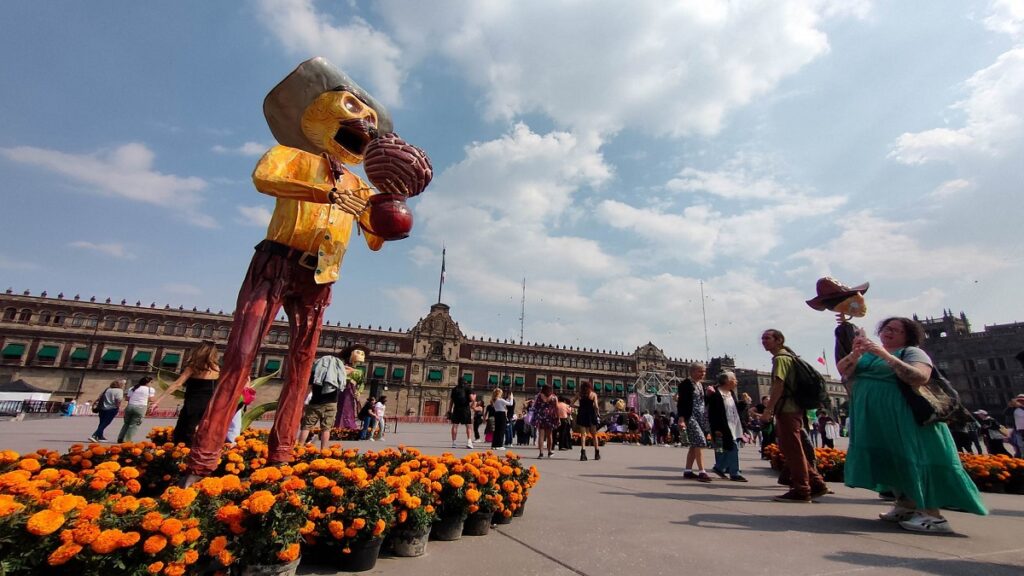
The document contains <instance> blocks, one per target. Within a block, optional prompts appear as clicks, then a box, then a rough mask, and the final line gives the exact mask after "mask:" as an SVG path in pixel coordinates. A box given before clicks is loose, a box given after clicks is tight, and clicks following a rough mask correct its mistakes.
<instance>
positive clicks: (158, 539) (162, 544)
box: [142, 534, 167, 568]
mask: <svg viewBox="0 0 1024 576" xmlns="http://www.w3.org/2000/svg"><path fill="white" fill-rule="evenodd" d="M166 547H167V538H165V537H163V536H161V535H160V534H153V535H152V536H150V537H149V538H146V541H145V542H143V543H142V551H143V552H145V553H146V554H156V553H157V552H160V551H161V550H163V549H164V548H166ZM161 568H162V566H161Z"/></svg>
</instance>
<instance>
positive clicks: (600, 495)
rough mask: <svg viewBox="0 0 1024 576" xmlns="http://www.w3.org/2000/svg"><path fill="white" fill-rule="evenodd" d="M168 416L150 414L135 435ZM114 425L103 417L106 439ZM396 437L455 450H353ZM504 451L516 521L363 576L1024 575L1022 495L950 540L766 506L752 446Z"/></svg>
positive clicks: (21, 445) (961, 518)
mask: <svg viewBox="0 0 1024 576" xmlns="http://www.w3.org/2000/svg"><path fill="white" fill-rule="evenodd" d="M95 424H96V418H95V417H76V418H70V419H58V420H36V421H31V420H30V421H24V422H0V448H2V449H13V450H18V451H20V452H29V451H32V450H35V449H37V448H48V449H53V450H66V449H67V448H68V447H69V446H71V444H73V443H75V442H81V441H82V440H83V439H84V438H85V437H87V436H88V435H89V434H90V433H91V432H92V430H93V428H94V427H95ZM171 424H173V421H171V420H155V419H150V420H147V421H146V423H145V424H144V430H148V429H149V427H151V426H154V425H158V426H166V425H171ZM120 425H121V420H120V419H118V420H115V421H114V423H113V424H111V427H110V428H109V429H108V430H107V437H108V438H112V437H116V435H117V430H118V429H119V428H120ZM400 443H401V444H404V445H406V446H413V447H416V448H418V449H420V450H422V451H424V452H425V453H430V454H440V453H442V452H445V451H451V452H454V453H456V454H461V453H465V452H466V449H465V448H460V449H455V450H453V449H452V448H451V440H450V438H449V433H448V427H447V426H442V425H427V424H400V425H399V430H398V433H391V434H389V435H388V438H387V439H386V441H385V442H376V443H371V442H358V443H355V444H357V445H359V447H360V448H361V449H379V448H381V447H383V446H396V445H398V444H400ZM839 447H840V448H841V447H843V446H839ZM515 450H516V451H517V453H519V454H520V455H521V456H522V457H523V458H524V460H525V461H526V462H527V463H529V464H534V465H536V466H537V468H538V469H539V470H540V473H541V480H540V483H539V484H538V485H537V486H536V487H535V488H534V490H533V492H532V493H531V494H530V500H529V503H528V505H527V507H526V514H525V515H524V516H523V517H522V518H517V519H515V521H514V522H513V523H512V524H509V525H505V526H499V527H498V528H496V529H494V530H492V531H491V534H490V535H488V536H486V537H468V536H467V537H463V538H462V539H461V540H459V541H455V542H431V543H430V544H429V545H428V547H427V554H426V556H424V557H421V558H391V557H388V556H386V555H385V556H382V557H381V559H380V560H379V561H378V563H377V566H376V568H374V569H373V570H372V571H370V572H366V573H365V574H386V575H393V576H413V575H415V576H422V575H423V574H437V575H444V576H469V575H473V576H479V575H489V574H498V575H504V574H510V575H528V574H543V575H545V576H560V575H569V574H578V575H585V576H598V575H606V574H607V575H619V574H630V575H635V576H641V575H642V576H656V575H662V574H665V575H668V574H671V575H679V574H729V575H732V574H741V575H744V576H749V575H755V574H787V575H792V576H797V575H811V574H858V575H878V574H887V575H888V574H897V575H898V574H933V575H940V576H946V575H949V576H960V575H974V574H978V575H984V576H1003V575H1006V576H1009V575H1016V576H1020V575H1022V574H1024V496H1018V495H1007V494H986V495H984V499H985V503H986V505H987V506H988V507H989V510H990V512H991V513H990V515H989V516H985V517H981V516H974V515H970V514H964V513H959V512H949V513H948V514H947V517H948V518H949V519H950V522H951V523H952V524H953V527H954V529H955V530H956V532H957V533H956V534H954V535H929V534H915V533H910V532H906V531H904V530H902V529H901V528H899V527H898V526H896V525H893V524H888V523H885V522H882V521H881V520H878V519H877V516H878V513H879V512H884V511H885V510H886V509H887V505H886V504H885V503H883V502H882V501H881V500H879V499H878V498H877V496H876V495H875V494H874V493H872V492H868V491H866V490H855V489H851V488H847V487H845V486H842V485H833V486H832V488H833V489H834V490H835V494H834V495H831V496H828V497H825V498H823V499H822V500H821V502H819V503H815V504H783V503H775V502H772V501H771V497H772V496H774V495H776V494H781V493H782V492H783V491H784V490H783V489H782V488H781V487H780V486H778V485H777V484H776V483H775V475H774V473H773V472H772V471H771V470H770V469H769V467H768V463H767V462H764V461H762V460H760V459H759V458H758V456H757V451H756V450H755V449H753V448H747V449H744V450H743V451H742V466H743V468H744V474H745V475H746V476H747V478H749V479H750V483H749V484H741V483H735V482H729V481H727V480H724V481H723V480H718V479H717V478H716V480H715V481H714V482H713V483H711V484H701V483H698V482H694V481H689V480H687V481H684V480H683V479H682V477H681V473H682V459H683V456H684V455H685V451H684V450H683V449H680V448H671V447H648V446H621V445H614V444H612V445H608V446H606V447H604V448H603V449H602V450H601V456H602V460H601V461H597V462H595V461H593V460H590V461H588V462H580V461H579V451H578V450H574V451H569V452H556V453H555V457H554V458H552V459H550V460H549V459H547V458H544V459H543V460H537V459H536V455H537V453H536V449H535V448H528V449H521V450H520V449H515ZM591 453H592V449H591ZM705 457H706V458H708V459H709V461H710V459H711V458H712V454H711V452H710V451H707V452H706V453H705ZM299 573H300V574H328V573H332V572H324V571H320V570H317V569H312V568H306V567H302V568H300V570H299Z"/></svg>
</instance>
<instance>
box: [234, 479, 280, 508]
mask: <svg viewBox="0 0 1024 576" xmlns="http://www.w3.org/2000/svg"><path fill="white" fill-rule="evenodd" d="M267 470H273V468H267ZM274 502H276V499H275V498H274V495H273V494H271V493H270V492H269V491H267V490H257V491H255V492H253V493H252V495H251V496H249V497H248V498H246V499H245V502H243V503H242V505H243V506H244V507H245V508H246V509H247V510H249V512H252V513H253V514H266V513H267V512H269V511H270V509H271V508H272V507H273V506H274Z"/></svg>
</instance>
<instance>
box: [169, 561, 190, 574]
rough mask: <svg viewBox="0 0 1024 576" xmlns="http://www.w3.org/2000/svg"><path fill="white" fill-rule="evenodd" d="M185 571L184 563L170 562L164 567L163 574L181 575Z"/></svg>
mask: <svg viewBox="0 0 1024 576" xmlns="http://www.w3.org/2000/svg"><path fill="white" fill-rule="evenodd" d="M184 573H185V565H184V564H182V563H180V562H171V563H170V564H168V565H167V567H166V568H164V574H166V575H167V576H182V574H184Z"/></svg>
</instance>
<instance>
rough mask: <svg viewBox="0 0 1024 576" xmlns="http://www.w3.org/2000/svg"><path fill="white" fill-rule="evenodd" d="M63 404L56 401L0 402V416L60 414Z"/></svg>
mask: <svg viewBox="0 0 1024 576" xmlns="http://www.w3.org/2000/svg"><path fill="white" fill-rule="evenodd" d="M63 408H64V402H60V401H56V400H0V416H17V415H18V414H60V413H61V412H62V411H63Z"/></svg>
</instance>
